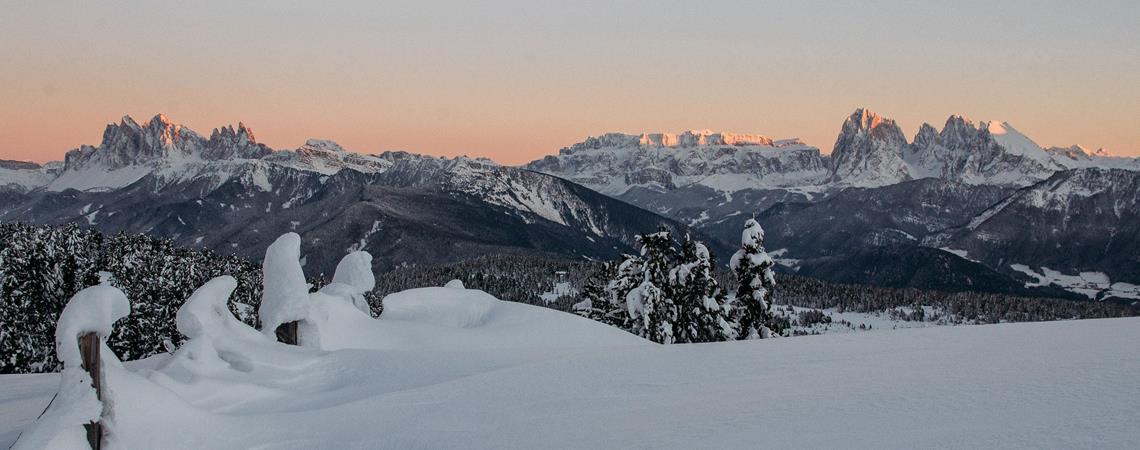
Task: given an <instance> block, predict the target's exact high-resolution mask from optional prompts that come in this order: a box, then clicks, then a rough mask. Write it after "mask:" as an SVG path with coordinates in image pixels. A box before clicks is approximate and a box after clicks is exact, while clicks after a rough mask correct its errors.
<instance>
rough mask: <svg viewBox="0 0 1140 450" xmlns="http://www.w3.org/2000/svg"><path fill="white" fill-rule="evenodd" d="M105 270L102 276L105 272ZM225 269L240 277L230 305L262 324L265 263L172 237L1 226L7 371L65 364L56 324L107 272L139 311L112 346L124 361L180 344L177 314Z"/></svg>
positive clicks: (1, 351) (0, 331)
mask: <svg viewBox="0 0 1140 450" xmlns="http://www.w3.org/2000/svg"><path fill="white" fill-rule="evenodd" d="M101 273H102V274H101ZM220 275H231V276H233V277H234V278H236V279H237V280H238V288H237V290H235V291H234V293H233V296H232V297H231V299H232V302H231V303H230V308H231V310H232V311H233V313H234V315H235V316H236V317H238V318H239V319H241V320H242V321H244V322H246V323H248V324H250V325H254V326H256V324H257V323H256V322H257V316H256V312H257V306H258V304H259V303H260V301H261V300H260V299H261V289H262V285H261V267H260V266H259V265H258V264H255V263H252V262H250V261H247V260H245V259H242V258H239V257H236V256H232V255H219V254H216V253H214V252H211V251H208V250H190V249H186V248H180V247H176V246H174V245H173V244H172V243H171V241H170V240H169V239H158V238H152V237H147V236H140V235H127V234H118V235H115V236H111V237H106V236H103V235H101V234H99V233H97V232H94V231H89V230H84V229H81V228H79V227H78V226H75V225H66V226H62V227H47V226H31V225H24V224H18V223H13V224H2V225H0V355H3V356H2V357H0V373H29V372H46V371H54V370H59V369H60V363H59V361H58V360H56V358H55V325H56V321H57V320H58V319H59V313H60V312H61V311H62V310H63V307H64V305H66V304H67V301H68V300H69V299H70V298H71V296H72V295H74V294H75V293H76V292H78V291H80V290H81V289H83V288H86V287H88V286H92V285H95V284H98V283H99V281H100V276H106V277H108V278H109V280H108V281H109V282H110V283H111V284H112V285H113V286H115V287H117V288H119V289H122V290H123V292H124V293H126V294H127V297H128V298H129V299H130V300H131V307H132V309H133V312H132V314H131V315H129V316H127V318H125V319H123V321H122V322H120V323H118V324H117V325H116V327H115V331H114V334H113V335H112V336H110V337H109V338H108V340H107V343H108V345H109V346H110V347H111V348H112V349H113V350H115V352H116V353H118V354H119V355H120V357H121V358H123V359H124V360H129V359H138V358H145V357H147V356H151V355H154V354H157V353H161V352H164V351H167V350H169V349H171V348H173V347H174V346H177V345H178V344H179V343H180V342H181V340H182V336H181V335H180V334H179V333H178V332H177V330H176V329H175V320H174V319H175V314H176V313H177V311H178V308H179V307H180V306H181V305H182V303H183V302H184V301H185V300H186V298H188V297H189V296H190V294H191V293H192V292H193V291H194V289H196V288H198V287H199V286H201V285H202V284H203V283H205V282H206V281H208V280H210V279H211V278H213V277H216V276H220Z"/></svg>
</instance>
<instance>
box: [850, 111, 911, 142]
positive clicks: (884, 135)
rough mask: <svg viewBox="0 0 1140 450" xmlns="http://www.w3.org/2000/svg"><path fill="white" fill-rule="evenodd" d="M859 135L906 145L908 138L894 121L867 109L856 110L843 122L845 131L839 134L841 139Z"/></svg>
mask: <svg viewBox="0 0 1140 450" xmlns="http://www.w3.org/2000/svg"><path fill="white" fill-rule="evenodd" d="M857 134H870V135H871V136H872V138H874V139H879V140H887V141H898V142H902V143H903V144H906V137H904V136H903V134H902V129H901V128H899V126H898V124H896V123H895V121H894V119H890V118H887V117H883V116H880V115H879V114H876V113H875V112H874V111H871V110H869V109H866V108H859V109H856V110H855V112H854V113H851V116H850V117H848V118H847V120H845V121H844V122H843V129H842V131H840V133H839V137H840V139H842V138H843V137H844V136H851V135H857Z"/></svg>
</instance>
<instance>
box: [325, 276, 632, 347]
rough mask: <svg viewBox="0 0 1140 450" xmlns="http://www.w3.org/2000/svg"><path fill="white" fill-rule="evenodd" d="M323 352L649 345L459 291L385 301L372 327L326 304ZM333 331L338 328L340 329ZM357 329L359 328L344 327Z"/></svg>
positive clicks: (411, 293)
mask: <svg viewBox="0 0 1140 450" xmlns="http://www.w3.org/2000/svg"><path fill="white" fill-rule="evenodd" d="M325 306H327V307H326V308H324V310H325V311H326V312H327V316H326V317H324V318H323V319H322V320H327V321H329V323H328V324H321V325H319V328H320V329H321V330H322V332H321V342H322V345H323V346H324V348H325V349H326V350H327V349H330V348H373V349H391V350H438V351H465V350H483V349H506V348H513V349H521V348H587V347H603V346H629V345H648V344H649V343H648V341H645V340H643V339H641V338H640V337H637V336H634V335H632V334H629V333H627V332H625V331H622V330H619V329H617V328H614V327H610V326H608V325H604V324H601V323H598V322H595V321H592V320H589V319H585V318H582V317H578V316H575V315H572V314H566V313H563V312H559V311H554V310H551V309H546V308H542V307H538V306H531V305H524V304H521V303H514V302H506V301H502V300H499V299H497V298H495V297H493V296H491V295H490V294H488V293H486V292H483V291H480V290H475V289H463V288H460V287H429V288H419V289H409V290H407V291H403V292H397V293H394V294H390V295H388V296H387V297H384V313H383V314H382V315H381V316H380V318H379V319H378V320H373V319H371V318H368V317H367V316H364V315H362V314H359V313H355V311H353V310H351V309H350V308H349V307H347V306H345V305H344V304H343V303H342V302H336V303H329V304H326V305H325ZM333 324H338V325H336V326H334V325H333ZM346 324H354V325H351V326H349V325H346Z"/></svg>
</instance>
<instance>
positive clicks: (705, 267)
mask: <svg viewBox="0 0 1140 450" xmlns="http://www.w3.org/2000/svg"><path fill="white" fill-rule="evenodd" d="M669 281H670V284H671V286H672V292H673V295H674V297H675V299H674V302H675V303H676V304H677V306H678V308H679V312H680V313H679V317H678V321H677V326H676V331H677V333H678V334H677V336H676V341H677V342H717V341H725V340H730V339H733V338H734V337H735V336H736V332H735V330H734V328H733V326H732V324H731V322H730V321H729V317H728V314H727V313H726V310H725V308H724V302H725V294H724V290H723V289H722V288H721V287H720V285H719V284H717V281H716V278H714V277H713V265H712V256H711V255H710V254H709V250H708V248H707V247H705V246H704V244H702V243H700V242H697V241H694V240H692V239H691V238H690V237H689V235H685V238H684V240H683V241H682V242H681V254H680V259H679V261H678V264H677V265H676V267H674V268H673V269H672V270H671V271H670V272H669Z"/></svg>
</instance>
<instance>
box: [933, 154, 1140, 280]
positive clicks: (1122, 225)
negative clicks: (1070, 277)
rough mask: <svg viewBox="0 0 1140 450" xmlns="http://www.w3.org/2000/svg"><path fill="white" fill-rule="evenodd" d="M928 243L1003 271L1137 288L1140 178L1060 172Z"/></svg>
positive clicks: (1135, 175)
mask: <svg viewBox="0 0 1140 450" xmlns="http://www.w3.org/2000/svg"><path fill="white" fill-rule="evenodd" d="M927 243H928V244H929V245H933V246H949V247H953V248H956V249H961V250H965V251H967V252H969V255H970V256H971V258H975V259H978V260H980V261H983V262H985V263H987V264H990V265H991V266H994V267H996V268H999V269H1004V270H1010V266H1011V265H1012V264H1023V265H1027V266H1029V267H1032V268H1041V267H1049V268H1051V269H1054V270H1059V271H1061V272H1063V273H1069V274H1076V273H1078V272H1082V271H1095V272H1104V273H1105V274H1107V275H1108V276H1109V277H1110V278H1111V279H1113V280H1118V279H1122V280H1126V281H1131V282H1134V281H1137V280H1140V172H1137V171H1131V170H1122V169H1099V168H1086V169H1073V170H1067V171H1063V172H1058V173H1056V174H1054V175H1053V176H1052V177H1050V178H1049V179H1047V180H1045V181H1042V182H1040V183H1037V184H1034V185H1033V186H1029V187H1026V188H1023V189H1019V190H1017V191H1016V192H1014V193H1013V194H1012V195H1010V196H1009V197H1007V198H1005V199H1003V200H1002V201H1001V202H999V203H997V204H995V205H993V206H992V207H990V208H987V209H986V210H985V211H982V212H980V213H978V215H977V216H975V217H974V218H972V219H971V220H970V221H969V222H966V223H964V224H962V225H961V226H958V227H955V228H952V229H948V230H946V231H944V232H942V233H939V234H938V235H935V236H931V237H929V238H928V239H927Z"/></svg>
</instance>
